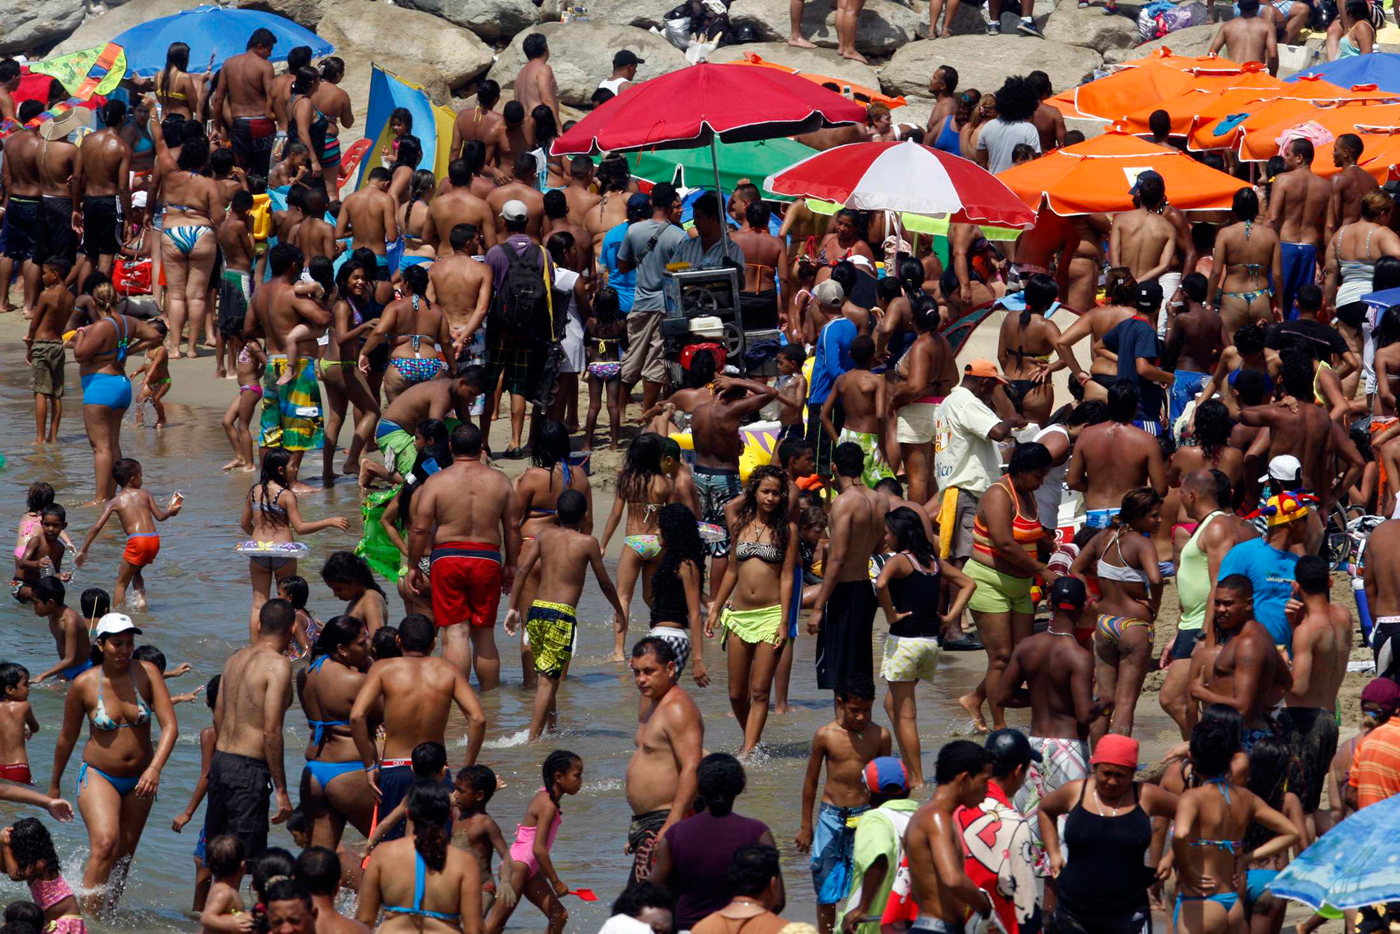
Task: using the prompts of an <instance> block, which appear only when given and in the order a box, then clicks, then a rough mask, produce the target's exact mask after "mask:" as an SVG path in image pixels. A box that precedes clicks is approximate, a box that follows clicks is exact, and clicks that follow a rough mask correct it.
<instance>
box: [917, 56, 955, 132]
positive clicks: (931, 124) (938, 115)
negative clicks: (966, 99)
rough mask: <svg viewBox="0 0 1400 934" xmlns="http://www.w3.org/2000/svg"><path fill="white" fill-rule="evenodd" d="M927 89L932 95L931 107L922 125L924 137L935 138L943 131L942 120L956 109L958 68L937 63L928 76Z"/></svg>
mask: <svg viewBox="0 0 1400 934" xmlns="http://www.w3.org/2000/svg"><path fill="white" fill-rule="evenodd" d="M928 90H929V93H930V94H932V95H933V109H932V110H930V111H929V114H928V123H927V124H926V125H925V126H924V139H926V140H935V139H938V134H939V133H941V132H942V131H943V121H944V120H946V119H948V118H949V117H951V116H952V115H953V114H954V113H956V112H957V109H958V70H957V69H956V68H954V67H953V66H952V65H939V66H938V67H937V68H935V69H934V70H933V74H931V75H929V76H928Z"/></svg>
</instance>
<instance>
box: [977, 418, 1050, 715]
mask: <svg viewBox="0 0 1400 934" xmlns="http://www.w3.org/2000/svg"><path fill="white" fill-rule="evenodd" d="M1050 460H1051V458H1050V452H1049V451H1048V450H1047V449H1046V447H1045V445H1043V444H1036V443H1034V442H1032V443H1030V444H1021V445H1017V447H1016V450H1015V452H1014V453H1013V454H1012V455H1011V463H1010V464H1009V465H1008V466H1007V470H1006V475H1005V476H1003V477H1002V478H1001V479H1000V480H998V481H996V482H995V483H993V484H992V485H991V487H989V488H988V489H987V492H986V493H983V494H982V498H981V500H980V501H979V502H978V504H977V517H976V519H975V520H974V521H973V524H972V557H971V558H970V559H969V560H968V562H967V564H966V565H964V566H963V573H964V574H966V575H967V576H968V577H970V578H972V579H973V580H974V581H976V582H977V590H976V591H975V592H974V593H973V595H972V599H971V600H970V601H969V602H968V604H967V608H968V609H969V610H971V611H972V621H973V622H974V623H976V624H977V634H978V636H980V637H981V639H982V645H983V646H984V647H985V648H986V650H987V674H986V677H984V678H983V679H982V683H981V684H979V685H977V687H976V688H974V689H973V690H972V691H971V692H969V693H967V694H964V695H963V696H962V697H960V698H958V703H960V704H962V705H963V708H964V709H965V710H966V711H967V712H968V713H970V714H971V715H972V721H973V725H974V726H975V727H976V728H977V730H978V731H979V732H986V730H987V722H986V720H984V719H983V717H982V704H983V703H984V702H986V701H988V698H991V697H996V696H997V695H996V691H997V685H998V684H999V683H1000V682H1001V674H1002V672H1003V671H1004V670H1005V669H1006V663H1007V661H1008V660H1009V659H1010V658H1011V650H1012V649H1013V648H1015V646H1016V643H1017V642H1019V641H1020V640H1021V639H1024V638H1026V637H1028V636H1029V635H1030V634H1031V626H1032V624H1033V623H1034V621H1035V605H1034V604H1033V603H1032V601H1031V583H1032V582H1033V581H1034V580H1035V578H1036V577H1041V578H1043V579H1045V581H1046V583H1047V584H1048V583H1049V582H1050V581H1051V580H1053V579H1054V578H1056V577H1058V576H1059V574H1058V573H1056V572H1054V571H1047V570H1046V567H1045V565H1044V564H1042V563H1041V561H1040V556H1039V547H1040V543H1041V541H1042V539H1045V536H1046V532H1045V530H1044V529H1042V528H1041V525H1040V520H1039V519H1038V518H1037V515H1036V508H1035V491H1036V490H1037V489H1039V487H1040V485H1041V483H1043V482H1044V480H1045V474H1046V472H1047V471H1049V469H1050ZM1051 534H1053V533H1051ZM1047 544H1048V540H1047ZM990 706H991V708H992V725H993V728H994V729H998V730H999V729H1001V728H1003V727H1004V726H1006V717H1005V715H1004V714H1003V713H1002V708H1001V707H999V706H997V705H996V704H990Z"/></svg>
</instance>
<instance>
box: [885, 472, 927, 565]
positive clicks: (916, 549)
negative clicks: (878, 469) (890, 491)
mask: <svg viewBox="0 0 1400 934" xmlns="http://www.w3.org/2000/svg"><path fill="white" fill-rule="evenodd" d="M886 479H892V478H886ZM895 482H896V483H898V482H899V481H897V480H896V481H895ZM901 492H902V491H901ZM885 528H887V529H889V530H890V531H891V532H893V533H894V540H895V550H896V551H907V552H909V553H910V554H912V555H913V556H914V557H915V558H916V559H917V560H918V562H919V563H920V564H921V565H923V566H924V567H925V568H926V569H927V568H931V567H933V566H934V565H935V564H936V563H937V561H938V552H937V550H936V549H935V547H934V545H933V543H932V542H930V541H929V540H928V535H927V534H926V533H925V532H924V523H923V521H922V520H920V519H919V514H918V513H916V512H915V511H914V510H913V509H910V508H909V507H908V506H900V507H898V508H897V509H891V510H890V511H889V512H887V513H885Z"/></svg>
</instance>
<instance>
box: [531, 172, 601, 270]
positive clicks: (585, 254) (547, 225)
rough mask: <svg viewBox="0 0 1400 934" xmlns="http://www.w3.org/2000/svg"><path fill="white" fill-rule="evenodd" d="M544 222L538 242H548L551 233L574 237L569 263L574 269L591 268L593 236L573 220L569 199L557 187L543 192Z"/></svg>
mask: <svg viewBox="0 0 1400 934" xmlns="http://www.w3.org/2000/svg"><path fill="white" fill-rule="evenodd" d="M542 200H543V204H544V224H543V226H542V228H541V229H540V242H541V243H548V242H549V238H550V236H551V235H553V234H556V233H567V234H568V235H569V236H571V237H573V238H574V246H573V249H572V250H571V251H570V253H569V254H566V255H571V256H572V259H571V260H570V262H569V265H570V266H571V267H572V268H574V269H583V270H588V269H592V268H593V237H592V235H591V234H589V232H588V231H587V230H585V229H584V228H582V227H580V226H579V225H578V224H575V223H574V222H573V214H572V213H571V212H570V211H569V201H568V198H566V197H565V195H564V192H562V191H560V190H559V189H557V188H556V189H555V190H553V191H546V192H545V193H544V198H543V199H542Z"/></svg>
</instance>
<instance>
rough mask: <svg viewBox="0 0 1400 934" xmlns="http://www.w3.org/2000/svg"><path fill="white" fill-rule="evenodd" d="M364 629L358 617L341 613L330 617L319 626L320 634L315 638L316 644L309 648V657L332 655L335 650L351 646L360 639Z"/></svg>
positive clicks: (362, 622)
mask: <svg viewBox="0 0 1400 934" xmlns="http://www.w3.org/2000/svg"><path fill="white" fill-rule="evenodd" d="M364 629H365V624H364V621H363V620H361V619H360V618H359V617H358V616H347V615H345V614H343V613H342V614H341V615H339V616H332V617H331V618H330V619H328V620H326V622H325V623H324V624H323V625H322V626H321V632H320V634H318V635H317V636H316V644H315V645H313V646H311V657H312V658H317V657H319V656H322V655H334V654H335V650H336V649H339V648H342V647H344V646H347V645H352V644H353V643H354V642H355V640H356V639H358V638H360V633H361V632H364Z"/></svg>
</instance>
